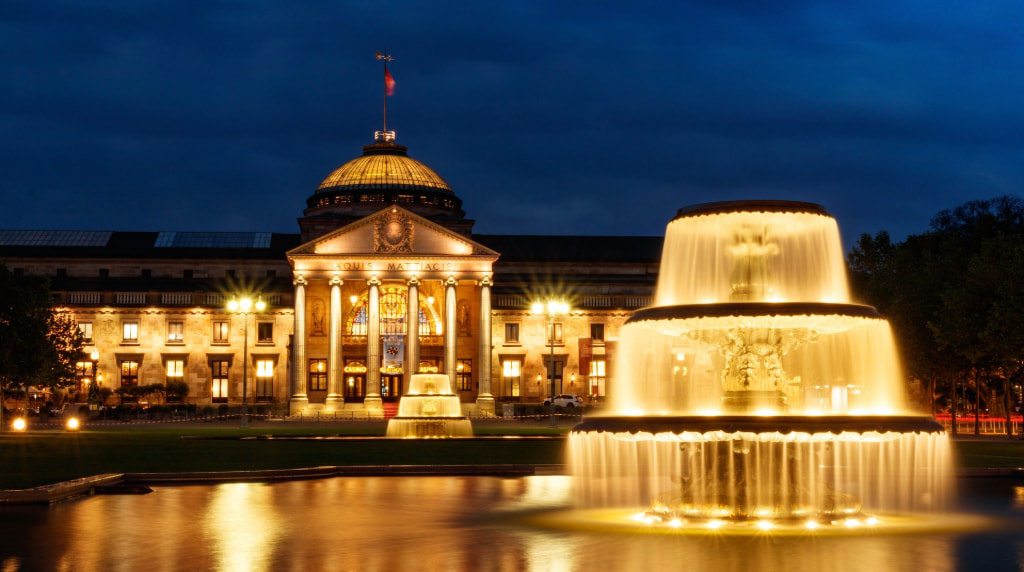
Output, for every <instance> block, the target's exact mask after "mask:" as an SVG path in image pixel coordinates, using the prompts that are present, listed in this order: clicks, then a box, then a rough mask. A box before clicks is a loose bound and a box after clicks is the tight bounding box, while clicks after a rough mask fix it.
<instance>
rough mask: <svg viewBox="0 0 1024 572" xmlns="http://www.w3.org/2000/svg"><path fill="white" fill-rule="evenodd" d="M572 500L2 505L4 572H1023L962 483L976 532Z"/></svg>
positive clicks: (503, 493)
mask: <svg viewBox="0 0 1024 572" xmlns="http://www.w3.org/2000/svg"><path fill="white" fill-rule="evenodd" d="M571 487H572V481H571V478H570V477H564V476H538V477H526V478H515V479H510V478H497V477H375V478H333V479H323V480H308V481H291V482H280V483H270V484H263V483H231V484H218V485H210V486H168V487H158V488H156V489H155V492H153V493H151V494H148V495H124V496H103V495H101V496H94V497H88V498H82V499H78V500H74V501H70V502H66V503H62V504H58V505H54V506H52V507H39V506H31V507H9V508H5V509H2V510H0V570H2V571H4V572H8V571H18V570H76V571H85V572H89V571H106V570H143V571H145V572H160V571H165V570H166V571H172V570H225V571H228V570H238V571H243V570H244V571H250V570H255V571H258V570H275V571H278V570H288V571H290V570H371V571H376V570H379V571H381V572H390V571H395V570H402V571H405V570H446V571H447V570H456V571H462V570H464V571H476V570H524V571H529V570H544V571H575V570H579V571H587V572H591V571H604V570H608V571H612V570H614V571H620V570H678V569H680V568H685V569H688V570H790V571H800V570H815V571H817V570H832V571H843V570H871V572H887V571H890V570H891V571H894V572H895V571H903V570H915V571H919V572H924V571H947V570H948V571H954V570H986V571H993V570H1024V483H1022V482H1019V481H1010V480H1002V479H977V480H975V479H972V480H962V482H961V487H960V488H961V491H960V492H961V498H962V499H963V502H965V503H966V505H968V506H970V514H971V515H972V516H971V517H970V518H969V519H965V522H966V521H968V520H969V521H971V522H973V523H974V524H972V525H971V526H970V527H968V528H967V529H959V527H958V526H957V525H956V524H955V523H956V519H955V518H954V519H953V521H952V523H953V524H952V525H950V526H943V527H940V528H938V529H936V528H934V527H933V528H931V529H924V530H922V531H914V530H911V531H909V532H906V531H905V532H901V533H898V534H889V533H878V532H875V531H866V530H865V531H863V532H854V533H851V534H844V535H834V534H833V535H829V534H818V533H815V532H813V531H808V532H805V533H801V534H774V533H772V532H770V531H769V532H766V533H763V534H750V535H745V536H735V535H719V534H716V533H714V532H711V531H709V532H704V533H700V534H695V533H692V532H690V533H686V532H680V533H678V534H675V533H665V532H661V533H655V534H649V533H645V532H642V531H640V532H630V533H622V532H615V533H610V532H605V531H601V530H598V529H595V528H593V527H591V526H588V525H587V523H586V521H581V522H579V523H578V525H573V524H571V523H570V524H569V525H564V521H565V520H569V521H572V519H571V518H569V519H566V518H564V517H565V515H566V514H567V510H566V507H567V506H569V504H570V503H571V498H572V491H571ZM979 520H980V521H982V522H983V524H982V525H981V526H978V525H977V522H978V521H979ZM548 523H561V524H551V525H549V524H548Z"/></svg>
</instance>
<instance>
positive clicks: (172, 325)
mask: <svg viewBox="0 0 1024 572" xmlns="http://www.w3.org/2000/svg"><path fill="white" fill-rule="evenodd" d="M184 342H185V322H182V321H180V320H176V321H173V322H167V343H169V344H181V343H184Z"/></svg>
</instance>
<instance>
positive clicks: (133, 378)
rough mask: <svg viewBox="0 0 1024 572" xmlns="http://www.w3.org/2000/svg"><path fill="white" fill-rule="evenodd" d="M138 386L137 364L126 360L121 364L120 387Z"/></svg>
mask: <svg viewBox="0 0 1024 572" xmlns="http://www.w3.org/2000/svg"><path fill="white" fill-rule="evenodd" d="M138 384H139V362H137V361H134V360H126V361H123V362H121V385H122V386H123V387H127V386H131V385H138Z"/></svg>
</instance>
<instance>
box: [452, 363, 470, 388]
mask: <svg viewBox="0 0 1024 572" xmlns="http://www.w3.org/2000/svg"><path fill="white" fill-rule="evenodd" d="M455 384H456V385H458V386H459V391H472V390H473V360H471V359H460V360H458V363H457V364H456V366H455Z"/></svg>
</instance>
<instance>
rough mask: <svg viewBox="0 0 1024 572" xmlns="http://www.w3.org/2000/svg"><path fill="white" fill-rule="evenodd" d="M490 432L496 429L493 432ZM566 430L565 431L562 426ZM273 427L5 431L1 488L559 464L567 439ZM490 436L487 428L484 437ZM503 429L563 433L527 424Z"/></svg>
mask: <svg viewBox="0 0 1024 572" xmlns="http://www.w3.org/2000/svg"><path fill="white" fill-rule="evenodd" d="M490 432H491V433H493V432H494V430H491V431H490ZM562 432H564V430H563V431H562ZM270 433H271V431H268V430H267V429H247V430H246V429H238V428H237V427H236V428H209V429H207V428H182V427H160V428H145V429H138V428H135V429H102V430H83V431H81V432H79V433H77V434H76V433H64V432H60V431H35V432H28V433H23V434H11V433H5V434H3V435H0V459H2V460H3V468H2V470H0V489H23V488H29V487H34V486H39V485H44V484H50V483H55V482H59V481H65V480H69V479H74V478H79V477H85V476H90V475H98V474H102V473H145V472H173V471H236V470H258V469H292V468H301V467H318V466H334V465H428V464H429V465H461V464H478V465H485V464H558V463H561V462H562V452H563V449H564V446H565V444H564V441H563V440H561V439H554V440H551V439H545V440H536V439H530V440H522V439H518V440H517V439H508V440H500V441H493V440H491V441H479V440H457V439H428V440H408V439H374V440H301V441H296V440H267V439H237V438H236V437H239V436H260V435H268V434H270ZM272 433H273V434H274V435H280V436H287V435H293V436H294V435H309V436H316V435H358V434H366V433H367V429H366V428H363V427H359V426H357V427H354V428H353V427H337V426H323V427H317V428H313V429H310V428H287V427H278V428H274V429H273V431H272ZM486 433H488V431H487V430H486V429H482V430H479V431H477V434H478V435H484V434H486ZM501 433H502V434H505V435H508V434H516V435H538V434H541V435H543V434H548V435H552V434H558V433H559V430H557V429H546V428H536V427H531V426H526V427H523V428H521V429H519V428H516V429H515V430H512V431H510V430H508V429H505V430H503V431H501Z"/></svg>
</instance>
